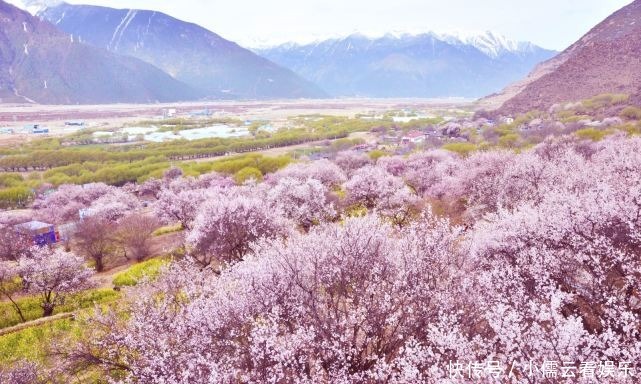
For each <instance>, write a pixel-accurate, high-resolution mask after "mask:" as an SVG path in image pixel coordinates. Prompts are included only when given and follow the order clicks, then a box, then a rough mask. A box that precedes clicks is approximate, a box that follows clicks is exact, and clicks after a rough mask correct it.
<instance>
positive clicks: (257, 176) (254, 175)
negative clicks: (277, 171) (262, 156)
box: [234, 167, 263, 184]
mask: <svg viewBox="0 0 641 384" xmlns="http://www.w3.org/2000/svg"><path fill="white" fill-rule="evenodd" d="M250 179H254V180H256V181H262V180H263V173H262V172H261V171H260V169H258V168H254V167H245V168H243V169H241V170H240V171H238V172H236V174H235V175H234V180H235V181H236V183H238V184H243V183H244V182H246V181H247V180H250Z"/></svg>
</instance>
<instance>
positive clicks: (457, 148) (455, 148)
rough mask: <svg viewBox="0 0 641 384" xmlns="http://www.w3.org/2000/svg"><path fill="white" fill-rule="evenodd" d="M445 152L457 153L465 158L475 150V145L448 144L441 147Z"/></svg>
mask: <svg viewBox="0 0 641 384" xmlns="http://www.w3.org/2000/svg"><path fill="white" fill-rule="evenodd" d="M443 149H445V150H446V151H450V152H454V153H458V154H459V155H461V156H467V155H469V154H470V153H472V152H474V151H476V150H477V147H476V145H474V144H472V143H448V144H445V145H443Z"/></svg>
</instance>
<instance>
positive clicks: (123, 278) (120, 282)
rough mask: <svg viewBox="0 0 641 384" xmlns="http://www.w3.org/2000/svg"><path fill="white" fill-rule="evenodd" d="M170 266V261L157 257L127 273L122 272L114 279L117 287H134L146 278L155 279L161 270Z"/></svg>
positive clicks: (128, 270)
mask: <svg viewBox="0 0 641 384" xmlns="http://www.w3.org/2000/svg"><path fill="white" fill-rule="evenodd" d="M167 264H169V259H167V258H163V257H156V258H154V259H149V260H147V261H144V262H142V263H139V264H136V265H134V266H132V267H131V268H129V269H127V270H126V271H123V272H120V273H119V274H117V275H116V276H115V277H114V279H113V284H114V286H115V287H117V288H120V287H133V286H135V285H137V284H138V283H139V282H140V281H141V280H143V279H144V278H150V279H153V278H154V277H156V276H158V274H159V273H160V269H161V268H162V267H163V266H165V265H167Z"/></svg>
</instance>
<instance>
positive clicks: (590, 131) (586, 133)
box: [574, 128, 612, 141]
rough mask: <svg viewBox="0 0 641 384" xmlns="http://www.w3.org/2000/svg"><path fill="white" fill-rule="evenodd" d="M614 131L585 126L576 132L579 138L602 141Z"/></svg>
mask: <svg viewBox="0 0 641 384" xmlns="http://www.w3.org/2000/svg"><path fill="white" fill-rule="evenodd" d="M610 133H612V132H611V131H609V130H606V131H602V130H598V129H595V128H584V129H579V130H578V131H576V132H574V134H575V135H577V136H578V137H579V138H581V139H584V140H592V141H601V140H602V139H603V138H604V137H605V136H607V135H609V134H610Z"/></svg>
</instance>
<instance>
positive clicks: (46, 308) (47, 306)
mask: <svg viewBox="0 0 641 384" xmlns="http://www.w3.org/2000/svg"><path fill="white" fill-rule="evenodd" d="M54 308H55V306H54V305H53V304H51V303H44V304H43V305H42V317H49V316H51V315H53V309H54Z"/></svg>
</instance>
